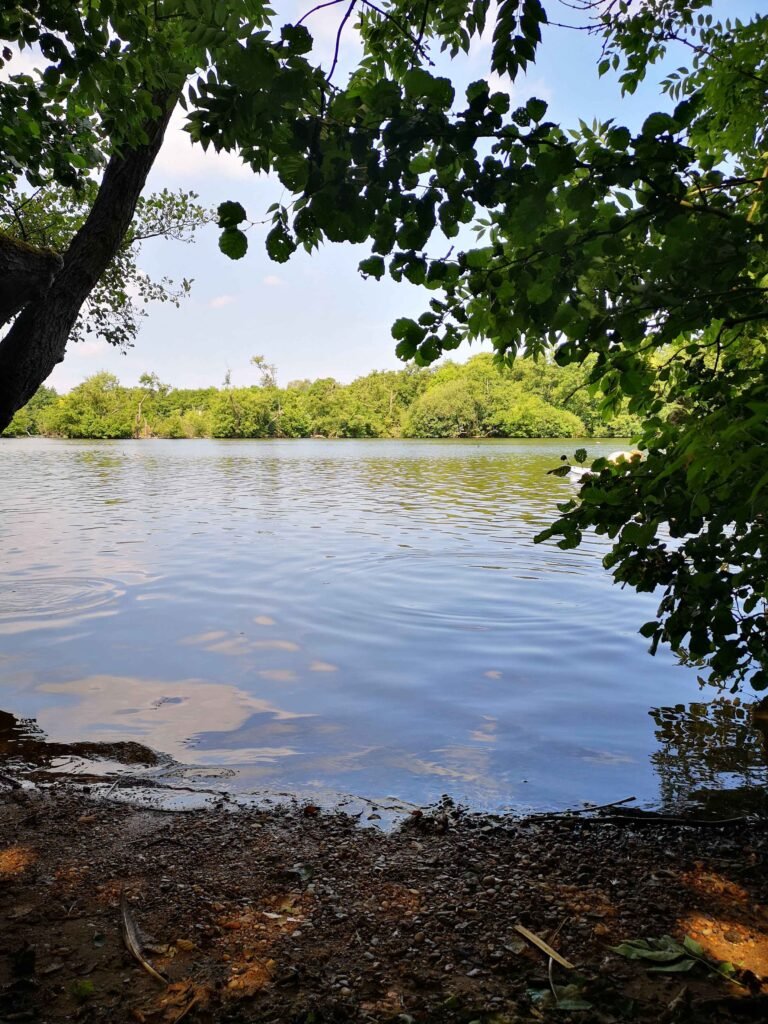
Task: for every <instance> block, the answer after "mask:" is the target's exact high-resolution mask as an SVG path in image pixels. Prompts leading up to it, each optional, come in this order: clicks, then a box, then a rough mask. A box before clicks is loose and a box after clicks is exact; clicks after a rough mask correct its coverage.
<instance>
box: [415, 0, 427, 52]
mask: <svg viewBox="0 0 768 1024" xmlns="http://www.w3.org/2000/svg"><path fill="white" fill-rule="evenodd" d="M428 13H429V0H424V10H423V11H422V12H421V24H420V25H419V38H418V40H417V42H416V49H418V48H419V47H420V46H421V41H422V39H423V38H424V32H425V31H426V28H427V14H428Z"/></svg>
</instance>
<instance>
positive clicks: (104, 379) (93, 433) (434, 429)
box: [6, 354, 638, 438]
mask: <svg viewBox="0 0 768 1024" xmlns="http://www.w3.org/2000/svg"><path fill="white" fill-rule="evenodd" d="M251 361H252V363H253V364H254V365H255V366H256V368H257V370H258V371H259V374H260V377H261V382H260V384H259V386H258V387H243V388H236V387H232V385H231V384H230V383H228V382H225V385H224V387H222V388H221V389H217V388H205V389H201V390H187V389H179V390H176V389H174V388H171V387H170V385H168V384H164V383H163V382H162V381H161V380H160V379H159V378H158V377H157V375H156V374H154V373H143V374H142V375H141V377H140V378H139V386H138V387H135V388H126V387H121V386H120V384H119V383H118V381H117V378H116V377H114V375H112V374H109V373H97V374H95V375H93V376H92V377H89V378H88V379H87V380H85V381H83V383H82V384H79V385H78V386H77V387H76V388H73V389H72V391H71V392H70V393H69V394H68V395H64V396H61V397H60V396H58V395H56V392H55V391H53V390H52V389H50V388H42V389H41V390H40V391H39V392H38V394H37V395H36V396H35V398H34V399H33V400H32V401H31V402H30V403H29V404H28V405H27V406H26V407H25V408H24V409H22V410H21V411H20V412H19V413H17V415H16V416H15V417H14V420H13V422H12V424H11V427H10V428H9V430H8V431H7V432H6V433H7V434H9V435H21V434H42V435H47V436H54V437H115V438H117V437H172V438H182V437H230V438H235V437H256V438H259V437H261V438H264V437H312V436H321V437H400V436H412V437H573V436H577V435H584V434H587V433H591V434H592V435H593V436H598V437H599V436H607V435H609V434H610V432H611V430H612V424H611V423H610V422H607V423H606V422H605V421H604V420H601V419H600V417H599V415H598V414H597V409H596V405H597V401H596V400H595V408H594V409H592V413H593V414H594V415H592V416H590V417H589V419H590V422H593V423H594V424H595V427H594V430H593V431H588V430H587V427H586V424H585V423H584V422H583V421H582V420H580V419H578V418H577V417H576V416H575V415H574V414H573V413H571V412H569V411H568V410H567V409H565V408H562V407H560V408H558V407H557V406H556V405H554V404H550V403H549V402H547V401H545V400H544V399H543V398H541V397H540V394H539V393H538V391H539V390H541V389H542V387H543V386H542V384H541V380H542V378H546V379H547V385H546V388H545V390H546V392H547V393H548V394H550V395H551V396H552V397H553V401H556V397H555V396H556V393H557V392H558V390H559V389H558V383H557V382H558V380H559V378H560V377H561V376H563V375H565V372H566V371H564V370H562V369H560V368H559V367H557V366H554V365H550V364H547V363H544V362H540V363H536V364H533V362H532V360H527V359H521V360H520V361H519V363H518V364H516V366H515V368H514V373H515V374H516V379H514V380H513V379H512V373H511V372H507V371H505V373H504V374H499V372H498V370H497V368H496V367H495V366H494V364H493V361H492V359H491V357H490V356H489V355H487V354H481V355H477V356H474V357H473V358H472V359H470V360H468V361H467V362H466V363H464V364H461V365H460V364H457V363H452V362H446V363H443V364H442V365H440V366H438V367H435V368H433V369H423V370H419V369H416V368H413V367H410V368H406V369H403V370H399V371H392V370H388V371H384V372H377V371H374V372H373V373H370V374H368V375H367V376H365V377H360V378H358V379H357V380H355V381H353V382H352V383H351V384H348V385H344V384H340V383H339V382H338V381H336V380H333V379H332V378H324V379H321V380H316V381H298V382H296V381H294V382H292V383H291V384H289V385H288V387H287V388H278V387H277V384H276V379H277V370H276V367H274V366H272V365H271V364H267V363H265V361H264V360H263V358H261V357H254V360H251ZM529 364H530V365H529ZM586 376H587V374H586V372H583V373H582V378H583V379H586ZM568 379H569V381H570V382H571V383H573V380H574V376H573V373H569V374H568ZM634 426H635V428H637V426H638V424H636V423H635V424H634ZM558 431H559V432H558Z"/></svg>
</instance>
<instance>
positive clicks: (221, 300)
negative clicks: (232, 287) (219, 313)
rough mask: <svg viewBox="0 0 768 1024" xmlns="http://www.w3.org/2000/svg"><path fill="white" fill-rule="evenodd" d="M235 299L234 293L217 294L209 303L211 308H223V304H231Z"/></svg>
mask: <svg viewBox="0 0 768 1024" xmlns="http://www.w3.org/2000/svg"><path fill="white" fill-rule="evenodd" d="M234 301H235V296H234V295H217V296H216V297H215V298H214V299H211V301H210V302H209V303H208V308H209V309H221V308H222V307H223V306H229V305H230V304H231V303H233V302H234Z"/></svg>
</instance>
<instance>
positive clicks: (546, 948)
mask: <svg viewBox="0 0 768 1024" xmlns="http://www.w3.org/2000/svg"><path fill="white" fill-rule="evenodd" d="M515 931H516V932H519V933H520V934H521V935H522V936H523V938H524V939H527V940H528V941H529V942H531V943H533V945H534V946H536V947H537V948H538V949H540V950H541V952H542V953H546V955H547V956H548V957H551V958H552V959H553V960H554V961H555V963H558V964H560V966H561V967H566V968H567V969H568V970H569V971H572V970H574V966H573V964H572V963H571V962H570V960H566V959H565V957H564V956H560V954H559V953H558V952H557V950H556V949H552V947H551V946H550V945H549V943H548V942H545V941H544V939H540V938H539V936H538V935H535V934H534V933H533V932H532V931H529V930H528V929H527V928H526V927H525V925H522V924H516V925H515Z"/></svg>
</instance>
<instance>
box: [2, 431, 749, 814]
mask: <svg viewBox="0 0 768 1024" xmlns="http://www.w3.org/2000/svg"><path fill="white" fill-rule="evenodd" d="M576 445H577V443H576V442H572V441H498V442H494V441H480V442H477V441H462V442H442V441H434V442H430V441H378V440H377V441H321V440H311V441H309V440H308V441H267V442H265V441H253V442H251V441H208V440H206V441H178V442H174V441H159V440H158V441H140V442H136V441H134V442H130V441H126V442H122V441H117V442H108V441H104V442H98V441H96V442H94V441H87V442H86V441H84V442H73V441H50V440H37V439H25V440H4V441H2V442H0V471H2V477H3V489H2V497H0V510H1V513H2V514H1V515H0V549H1V550H2V566H1V567H0V579H1V581H2V590H1V591H0V593H2V605H1V606H0V638H1V640H2V643H1V646H0V668H1V669H2V674H1V676H0V680H1V681H0V708H2V709H3V710H4V711H6V712H9V713H10V714H12V715H13V716H16V718H18V719H34V720H35V721H36V723H37V725H38V726H39V727H40V728H41V729H42V730H43V732H44V733H45V734H46V735H47V737H48V738H49V739H51V740H56V741H62V742H73V741H79V740H96V741H110V742H111V741H115V740H135V741H137V742H140V743H142V744H146V745H148V746H150V747H152V748H153V749H155V750H157V751H162V752H164V753H166V754H168V755H170V756H171V757H172V758H173V759H175V761H177V762H179V763H180V764H181V765H185V766H193V767H191V768H189V769H188V778H189V779H194V778H195V777H197V778H198V779H201V778H205V775H206V771H207V772H208V773H209V774H216V773H215V771H212V770H213V769H217V770H220V771H223V770H224V769H231V770H232V775H231V777H230V778H228V781H227V786H228V787H229V788H230V789H231V790H232V791H233V792H236V793H237V792H240V793H244V792H250V791H257V790H258V791H264V790H269V791H272V790H274V791H276V792H283V793H284V792H296V793H300V794H307V793H309V794H310V795H311V794H312V793H315V792H316V793H318V794H321V793H334V794H350V793H351V794H356V795H360V796H365V797H371V798H384V797H388V796H389V797H397V798H399V799H400V800H403V801H410V802H412V803H415V804H424V803H428V802H431V801H434V800H436V799H437V798H439V797H440V796H441V794H449V795H450V796H452V797H453V798H454V799H456V800H459V801H462V802H465V803H468V804H470V805H472V806H473V807H476V808H479V809H493V810H498V809H508V808H511V809H515V810H528V809H544V808H563V807H569V806H575V805H578V804H579V803H580V802H582V801H594V802H597V803H602V802H606V801H610V800H617V799H620V798H623V797H627V796H630V795H635V796H637V797H638V800H639V801H641V802H642V803H644V804H646V805H649V806H675V805H676V804H677V803H678V802H679V800H680V798H681V797H684V796H685V795H686V794H687V793H688V792H690V791H692V790H703V791H709V790H714V791H717V790H720V789H723V788H728V787H731V788H733V787H738V786H748V785H750V784H753V785H754V784H758V785H760V784H763V785H764V783H765V781H766V769H765V764H766V761H765V754H764V747H763V740H762V737H761V736H760V735H759V734H758V733H756V732H754V731H752V730H751V729H750V727H749V725H748V715H747V710H746V708H745V707H744V706H743V705H741V703H740V702H739V701H738V700H737V701H736V702H734V701H732V700H729V699H724V698H722V697H721V698H719V699H717V700H716V701H715V702H714V703H709V702H710V701H711V699H712V698H713V697H715V696H717V695H716V694H715V693H713V691H711V690H704V691H702V690H700V688H699V685H698V683H697V676H696V671H695V669H693V668H691V667H685V666H681V665H679V664H677V663H676V661H675V659H674V658H673V657H672V656H671V655H670V654H669V653H667V652H664V653H659V655H658V656H657V657H656V658H651V657H650V656H649V655H648V654H647V652H646V647H647V642H646V641H645V640H644V639H643V638H642V637H640V636H639V635H638V634H637V629H638V627H639V626H640V625H641V624H642V623H643V622H645V621H646V620H647V619H649V618H652V617H653V613H654V608H655V601H654V599H653V597H652V596H650V595H638V594H635V593H633V592H630V591H627V590H621V589H620V588H618V587H616V586H615V585H613V583H612V581H611V579H610V577H609V576H608V574H607V573H606V572H605V571H604V570H603V568H602V566H601V557H602V555H603V554H604V553H605V551H606V550H607V544H606V542H605V541H604V540H603V539H601V538H596V537H592V538H589V539H588V540H587V541H586V542H585V544H584V545H583V546H582V547H581V548H580V549H578V550H576V551H561V550H559V549H558V548H557V547H556V546H555V545H554V544H547V545H534V543H533V536H534V534H535V533H536V532H537V531H538V530H539V529H540V528H541V527H542V526H543V525H545V524H546V523H547V522H548V521H549V519H550V517H551V516H552V514H553V512H554V511H555V506H556V503H557V502H558V501H562V500H564V499H566V498H567V497H568V496H570V495H571V494H572V493H573V489H572V485H571V484H570V483H569V482H568V481H567V480H563V479H558V478H555V477H552V476H548V475H547V472H546V471H547V469H549V468H552V466H554V465H556V464H557V462H558V458H559V456H560V454H561V453H563V452H566V451H571V450H572V449H573V448H574V447H576ZM617 447H621V442H618V443H617V442H616V441H615V440H612V441H605V442H589V443H588V449H589V452H590V455H591V456H593V455H595V454H597V453H598V452H600V453H604V454H605V453H608V452H610V451H612V450H614V449H615V448H617ZM651 712H653V713H651ZM723 751H725V754H724V753H723ZM226 774H227V775H229V774H230V773H229V771H227V772H226Z"/></svg>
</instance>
